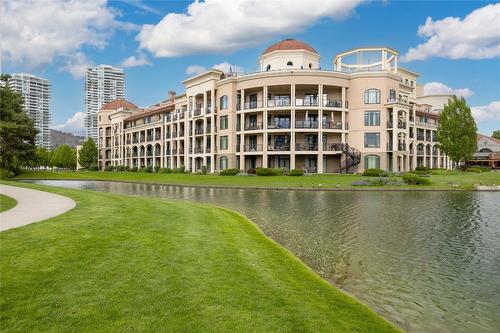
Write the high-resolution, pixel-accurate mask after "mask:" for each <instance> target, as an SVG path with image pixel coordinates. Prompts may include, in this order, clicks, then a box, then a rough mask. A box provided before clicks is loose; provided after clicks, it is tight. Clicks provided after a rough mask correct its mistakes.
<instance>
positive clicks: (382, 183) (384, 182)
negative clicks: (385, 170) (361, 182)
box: [368, 177, 387, 186]
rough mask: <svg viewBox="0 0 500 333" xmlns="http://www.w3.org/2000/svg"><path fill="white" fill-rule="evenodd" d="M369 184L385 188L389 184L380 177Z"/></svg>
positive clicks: (371, 180)
mask: <svg viewBox="0 0 500 333" xmlns="http://www.w3.org/2000/svg"><path fill="white" fill-rule="evenodd" d="M368 182H369V183H370V186H384V185H385V184H386V183H387V180H386V179H384V178H381V177H379V178H372V179H370V180H368Z"/></svg>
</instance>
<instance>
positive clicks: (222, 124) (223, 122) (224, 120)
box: [220, 116, 228, 130]
mask: <svg viewBox="0 0 500 333" xmlns="http://www.w3.org/2000/svg"><path fill="white" fill-rule="evenodd" d="M227 127H228V125H227V116H222V117H220V129H221V130H225V129H227Z"/></svg>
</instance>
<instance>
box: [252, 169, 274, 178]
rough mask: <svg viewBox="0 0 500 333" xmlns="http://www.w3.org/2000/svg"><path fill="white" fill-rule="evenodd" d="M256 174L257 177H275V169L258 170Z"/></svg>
mask: <svg viewBox="0 0 500 333" xmlns="http://www.w3.org/2000/svg"><path fill="white" fill-rule="evenodd" d="M255 173H256V174H257V176H275V174H274V169H271V168H261V167H259V168H256V169H255Z"/></svg>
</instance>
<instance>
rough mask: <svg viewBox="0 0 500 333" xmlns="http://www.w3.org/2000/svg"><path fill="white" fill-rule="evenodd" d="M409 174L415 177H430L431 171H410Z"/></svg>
mask: <svg viewBox="0 0 500 333" xmlns="http://www.w3.org/2000/svg"><path fill="white" fill-rule="evenodd" d="M408 172H409V173H412V174H414V175H417V176H422V177H425V176H428V175H429V171H422V170H417V169H415V170H411V171H408Z"/></svg>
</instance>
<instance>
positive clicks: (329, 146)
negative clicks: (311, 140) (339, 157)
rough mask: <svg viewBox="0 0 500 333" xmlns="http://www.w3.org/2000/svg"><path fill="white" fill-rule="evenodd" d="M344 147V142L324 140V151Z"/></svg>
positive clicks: (338, 149)
mask: <svg viewBox="0 0 500 333" xmlns="http://www.w3.org/2000/svg"><path fill="white" fill-rule="evenodd" d="M342 149H343V145H342V143H328V142H323V150H324V151H342Z"/></svg>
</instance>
